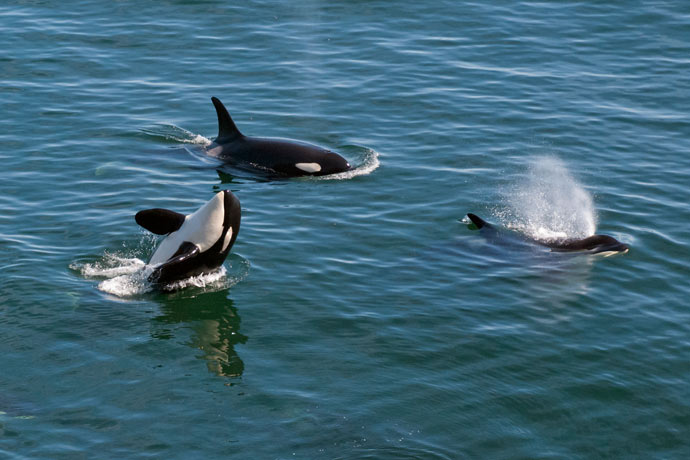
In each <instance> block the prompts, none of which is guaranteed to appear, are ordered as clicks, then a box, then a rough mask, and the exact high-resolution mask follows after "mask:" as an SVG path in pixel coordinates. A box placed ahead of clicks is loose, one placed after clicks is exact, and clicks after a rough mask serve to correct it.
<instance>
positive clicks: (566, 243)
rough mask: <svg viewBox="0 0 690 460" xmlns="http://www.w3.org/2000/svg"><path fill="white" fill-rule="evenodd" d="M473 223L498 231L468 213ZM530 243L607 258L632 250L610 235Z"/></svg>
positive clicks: (481, 227)
mask: <svg viewBox="0 0 690 460" xmlns="http://www.w3.org/2000/svg"><path fill="white" fill-rule="evenodd" d="M467 217H469V218H470V220H471V221H472V223H473V224H474V225H476V226H477V228H478V229H480V230H483V231H485V232H486V231H497V229H496V227H494V226H493V225H491V224H490V223H488V222H486V221H485V220H484V219H482V218H481V217H479V216H477V215H476V214H472V213H467ZM530 241H532V242H534V243H537V244H539V245H541V246H546V247H548V248H551V251H553V252H584V253H586V254H601V255H605V256H609V255H613V254H618V253H621V254H625V253H626V252H628V250H629V249H630V248H629V247H628V245H627V244H624V243H621V242H620V241H618V240H617V239H615V238H613V237H612V236H608V235H592V236H588V237H586V238H579V239H578V238H560V239H549V240H539V239H530Z"/></svg>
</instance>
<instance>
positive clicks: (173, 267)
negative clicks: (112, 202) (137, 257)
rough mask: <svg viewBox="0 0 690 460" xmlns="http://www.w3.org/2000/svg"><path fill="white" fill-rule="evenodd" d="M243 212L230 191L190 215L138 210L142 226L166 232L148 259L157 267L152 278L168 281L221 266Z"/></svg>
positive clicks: (162, 282)
mask: <svg viewBox="0 0 690 460" xmlns="http://www.w3.org/2000/svg"><path fill="white" fill-rule="evenodd" d="M240 214H241V211H240V202H239V200H238V199H237V198H236V197H235V195H233V194H232V192H230V191H229V190H225V191H222V192H218V193H216V194H215V195H214V197H213V198H211V199H210V200H209V201H208V202H207V203H206V204H204V205H203V206H202V207H200V208H199V209H198V210H197V211H195V212H194V213H192V214H189V215H187V216H184V215H182V214H179V213H176V212H174V211H169V210H166V209H148V210H145V211H139V212H138V213H137V215H136V217H135V218H136V221H137V223H139V225H141V226H142V227H144V228H146V229H147V230H150V231H152V232H154V233H157V234H167V236H166V237H165V238H164V239H163V241H162V242H161V244H160V245H159V246H158V248H157V249H156V251H155V252H154V254H153V256H152V257H151V260H150V261H149V265H153V266H155V267H156V268H155V269H154V272H153V273H152V274H151V276H150V277H149V281H151V282H153V283H157V284H167V283H170V282H172V281H177V280H181V279H184V278H188V277H190V276H196V275H200V274H202V273H209V272H212V271H214V270H215V269H217V268H218V267H220V266H221V265H222V263H223V261H224V260H225V258H226V257H227V255H228V253H229V252H230V248H232V245H233V244H234V242H235V239H236V238H237V233H238V232H239V228H240Z"/></svg>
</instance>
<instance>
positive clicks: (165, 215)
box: [134, 208, 185, 235]
mask: <svg viewBox="0 0 690 460" xmlns="http://www.w3.org/2000/svg"><path fill="white" fill-rule="evenodd" d="M134 220H136V221H137V224H139V225H141V226H142V227H144V228H145V229H146V230H148V231H150V232H152V233H155V234H156V235H167V234H168V233H172V232H174V231H177V230H179V229H180V227H182V224H183V223H184V220H185V215H184V214H180V213H179V212H175V211H171V210H169V209H161V208H154V209H145V210H144V211H139V212H138V213H137V214H136V216H134Z"/></svg>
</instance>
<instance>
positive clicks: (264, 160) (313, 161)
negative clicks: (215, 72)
mask: <svg viewBox="0 0 690 460" xmlns="http://www.w3.org/2000/svg"><path fill="white" fill-rule="evenodd" d="M211 100H212V101H213V105H214V107H215V108H216V113H217V115H218V137H216V139H215V140H214V143H213V144H212V145H211V146H210V147H209V148H208V149H207V151H208V153H209V154H211V155H212V156H216V157H218V158H220V159H221V160H223V161H227V162H231V163H240V164H248V165H251V166H252V167H254V168H257V169H258V170H260V171H263V172H274V173H278V174H281V175H283V176H289V177H295V176H307V175H310V176H324V175H327V174H336V173H341V172H345V171H348V170H350V169H351V168H350V164H349V163H348V162H347V160H345V159H344V158H343V157H341V156H340V155H338V154H337V153H335V152H332V151H330V150H328V149H325V148H322V147H319V146H317V145H312V144H308V143H306V142H300V141H293V140H288V139H270V138H261V137H248V136H245V135H243V134H242V133H241V132H240V131H239V129H237V126H235V123H234V122H233V121H232V118H231V117H230V114H229V113H228V111H227V109H226V108H225V106H224V105H223V103H222V102H221V101H220V100H219V99H217V98H215V97H213V98H211Z"/></svg>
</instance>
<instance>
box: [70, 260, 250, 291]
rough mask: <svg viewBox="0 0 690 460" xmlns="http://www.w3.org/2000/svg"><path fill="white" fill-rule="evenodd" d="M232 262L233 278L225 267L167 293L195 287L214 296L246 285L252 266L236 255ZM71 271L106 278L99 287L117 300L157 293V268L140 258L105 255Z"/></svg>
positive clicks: (172, 287) (179, 283)
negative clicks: (152, 279)
mask: <svg viewBox="0 0 690 460" xmlns="http://www.w3.org/2000/svg"><path fill="white" fill-rule="evenodd" d="M233 256H234V257H233ZM231 259H233V260H232V261H231V264H232V265H231V269H232V274H229V272H228V270H227V269H226V268H225V266H221V267H220V268H219V269H218V270H216V271H214V272H213V273H207V274H203V275H199V276H193V277H190V278H186V279H184V280H180V281H176V282H175V283H172V284H170V285H168V286H166V287H165V289H164V290H166V291H176V290H181V289H185V288H190V287H194V288H200V289H202V290H203V291H204V292H210V291H217V290H221V289H227V288H230V287H232V286H234V285H235V284H237V283H239V282H240V281H242V280H243V279H244V278H245V277H246V276H247V274H248V273H249V262H248V261H247V260H246V259H244V258H242V257H240V256H237V255H234V254H233V255H231ZM70 268H71V269H72V270H75V271H76V272H78V273H80V274H81V275H82V276H83V277H84V278H90V279H94V278H96V279H98V278H105V279H103V280H102V281H101V282H100V283H98V289H99V290H100V291H102V292H105V293H107V294H112V295H114V296H117V297H132V296H136V295H140V294H145V293H147V292H151V291H153V290H154V288H153V285H151V283H150V282H149V281H148V277H149V275H151V273H152V272H153V270H154V268H155V267H154V266H151V265H147V264H146V263H145V262H144V261H143V260H141V259H138V258H136V257H127V256H123V255H118V254H110V253H105V254H104V256H103V258H102V259H101V260H99V261H97V262H94V263H73V264H71V265H70Z"/></svg>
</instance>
